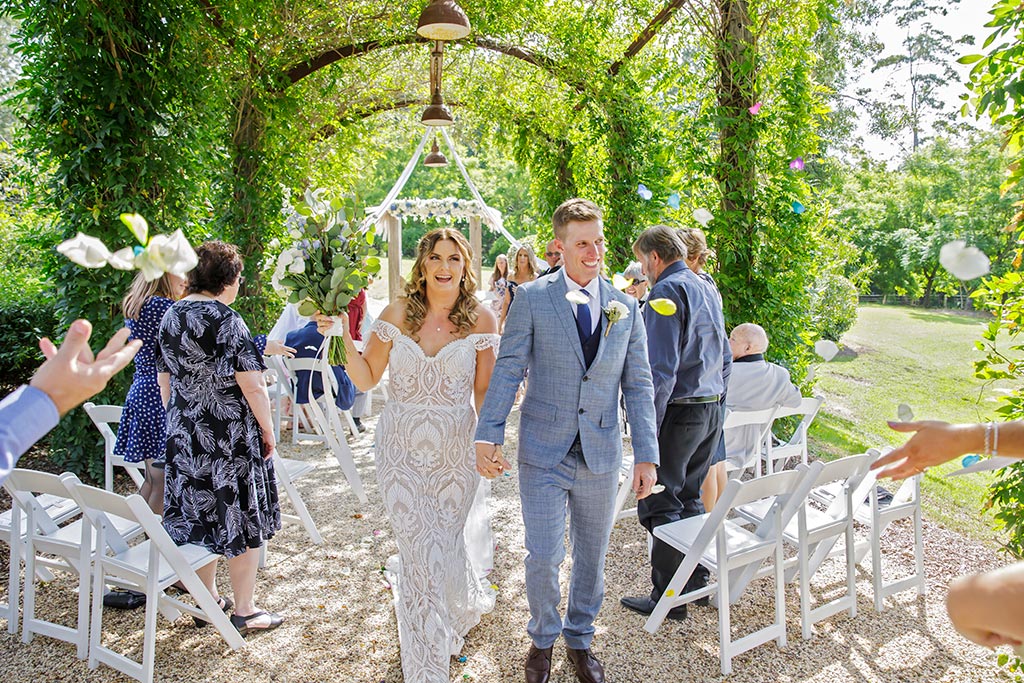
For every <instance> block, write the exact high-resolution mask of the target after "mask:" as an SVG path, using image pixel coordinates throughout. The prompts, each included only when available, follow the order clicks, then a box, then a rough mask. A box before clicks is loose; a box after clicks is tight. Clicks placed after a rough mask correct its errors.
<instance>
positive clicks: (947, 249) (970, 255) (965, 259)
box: [939, 240, 989, 280]
mask: <svg viewBox="0 0 1024 683" xmlns="http://www.w3.org/2000/svg"><path fill="white" fill-rule="evenodd" d="M939 263H941V264H942V267H943V268H945V269H946V270H948V271H949V272H950V274H951V275H953V277H956V278H958V279H960V280H974V279H976V278H979V277H981V276H982V275H988V271H989V260H988V256H985V253H984V252H983V251H982V250H981V249H978V248H977V247H969V246H967V242H965V241H963V240H953V241H952V242H947V243H946V244H943V245H942V249H940V250H939Z"/></svg>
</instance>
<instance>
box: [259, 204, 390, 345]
mask: <svg viewBox="0 0 1024 683" xmlns="http://www.w3.org/2000/svg"><path fill="white" fill-rule="evenodd" d="M326 195H327V191H326V190H324V189H322V188H321V189H318V190H315V191H309V190H306V192H305V194H304V196H303V199H302V201H300V202H297V203H296V204H295V205H294V206H292V205H290V204H289V205H287V206H286V207H285V208H284V210H283V211H284V214H285V224H286V226H287V227H288V235H289V236H290V237H291V239H292V243H291V244H290V245H288V246H286V247H285V248H284V249H283V250H282V251H281V252H280V253H279V254H278V255H277V257H276V259H275V260H274V261H273V264H274V273H273V275H272V276H271V283H272V284H273V286H274V289H276V290H277V291H278V292H279V293H280V294H281V295H282V296H284V297H285V298H287V300H288V302H289V303H293V304H298V309H299V313H300V314H302V315H305V316H311V315H313V314H315V313H317V312H320V313H323V314H324V315H330V316H337V315H340V314H342V313H344V312H345V310H346V309H347V307H348V304H349V302H350V301H352V299H353V298H355V296H356V295H357V294H358V293H359V291H360V290H362V289H363V288H364V287H366V285H367V283H368V282H369V278H370V276H371V275H375V274H376V273H377V272H379V271H380V266H381V262H380V257H379V256H378V252H377V250H376V249H375V248H374V246H373V243H374V227H373V226H370V228H369V229H368V230H367V231H366V232H365V233H364V232H360V231H359V230H358V229H357V228H356V227H355V226H354V224H353V223H352V222H351V221H350V216H351V215H354V211H353V212H348V211H346V208H345V203H344V202H343V201H342V200H341V199H340V198H338V197H334V198H327V197H326ZM328 360H329V361H330V363H331V365H342V364H344V363H345V345H344V344H342V343H341V341H340V340H338V342H336V343H330V344H329V346H328Z"/></svg>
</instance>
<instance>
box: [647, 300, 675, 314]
mask: <svg viewBox="0 0 1024 683" xmlns="http://www.w3.org/2000/svg"><path fill="white" fill-rule="evenodd" d="M647 306H648V307H649V308H650V309H651V310H652V311H654V312H655V313H657V314H658V315H675V313H676V302H675V301H672V299H651V300H650V301H648V302H647Z"/></svg>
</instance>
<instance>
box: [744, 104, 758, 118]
mask: <svg viewBox="0 0 1024 683" xmlns="http://www.w3.org/2000/svg"><path fill="white" fill-rule="evenodd" d="M747 111H749V112H750V115H751V116H757V113H758V112H759V111H761V103H760V102H755V103H754V106H753V107H750V108H749V109H747Z"/></svg>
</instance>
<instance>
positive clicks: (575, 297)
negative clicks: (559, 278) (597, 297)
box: [565, 289, 590, 305]
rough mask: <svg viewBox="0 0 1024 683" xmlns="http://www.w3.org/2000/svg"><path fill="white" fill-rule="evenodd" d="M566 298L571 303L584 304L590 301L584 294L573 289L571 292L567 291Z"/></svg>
mask: <svg viewBox="0 0 1024 683" xmlns="http://www.w3.org/2000/svg"><path fill="white" fill-rule="evenodd" d="M565 298H566V300H567V301H568V302H569V303H571V304H579V305H584V304H587V303H589V302H590V299H588V298H587V296H586V295H585V294H582V293H581V292H580V291H579V290H576V289H574V290H573V291H571V292H567V293H566V295H565Z"/></svg>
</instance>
